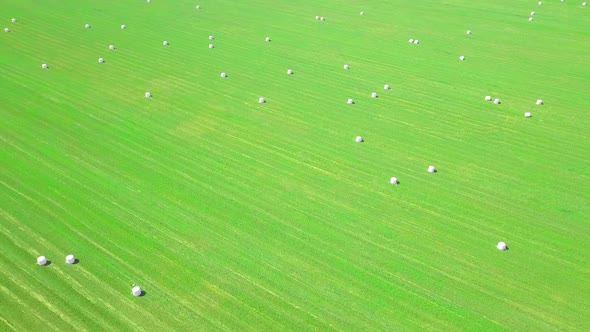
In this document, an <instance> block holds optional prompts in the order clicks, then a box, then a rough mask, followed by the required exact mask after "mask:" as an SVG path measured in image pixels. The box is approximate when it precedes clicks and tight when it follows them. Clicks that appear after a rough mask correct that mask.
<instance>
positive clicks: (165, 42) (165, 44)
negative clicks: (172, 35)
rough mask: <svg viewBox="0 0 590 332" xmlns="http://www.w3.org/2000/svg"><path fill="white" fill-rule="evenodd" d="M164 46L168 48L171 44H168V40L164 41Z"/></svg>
mask: <svg viewBox="0 0 590 332" xmlns="http://www.w3.org/2000/svg"><path fill="white" fill-rule="evenodd" d="M162 45H164V46H168V45H170V43H168V41H167V40H164V41H163V42H162Z"/></svg>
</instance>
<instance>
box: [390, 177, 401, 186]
mask: <svg viewBox="0 0 590 332" xmlns="http://www.w3.org/2000/svg"><path fill="white" fill-rule="evenodd" d="M389 183H391V184H393V185H394V186H397V185H398V184H399V181H398V180H397V178H396V177H395V176H392V177H391V179H389Z"/></svg>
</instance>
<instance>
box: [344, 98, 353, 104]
mask: <svg viewBox="0 0 590 332" xmlns="http://www.w3.org/2000/svg"><path fill="white" fill-rule="evenodd" d="M346 103H347V104H348V105H352V104H354V101H353V100H352V98H349V99H348V100H347V101H346Z"/></svg>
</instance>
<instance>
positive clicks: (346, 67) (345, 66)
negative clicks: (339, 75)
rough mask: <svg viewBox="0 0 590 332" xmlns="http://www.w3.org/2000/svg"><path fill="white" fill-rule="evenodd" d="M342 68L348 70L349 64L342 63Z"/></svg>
mask: <svg viewBox="0 0 590 332" xmlns="http://www.w3.org/2000/svg"><path fill="white" fill-rule="evenodd" d="M342 68H344V69H346V70H348V69H350V66H349V65H344V66H342Z"/></svg>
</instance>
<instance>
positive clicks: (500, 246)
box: [496, 241, 508, 250]
mask: <svg viewBox="0 0 590 332" xmlns="http://www.w3.org/2000/svg"><path fill="white" fill-rule="evenodd" d="M496 248H498V250H506V249H508V246H507V245H506V243H505V242H502V241H500V242H498V244H497V245H496Z"/></svg>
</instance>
